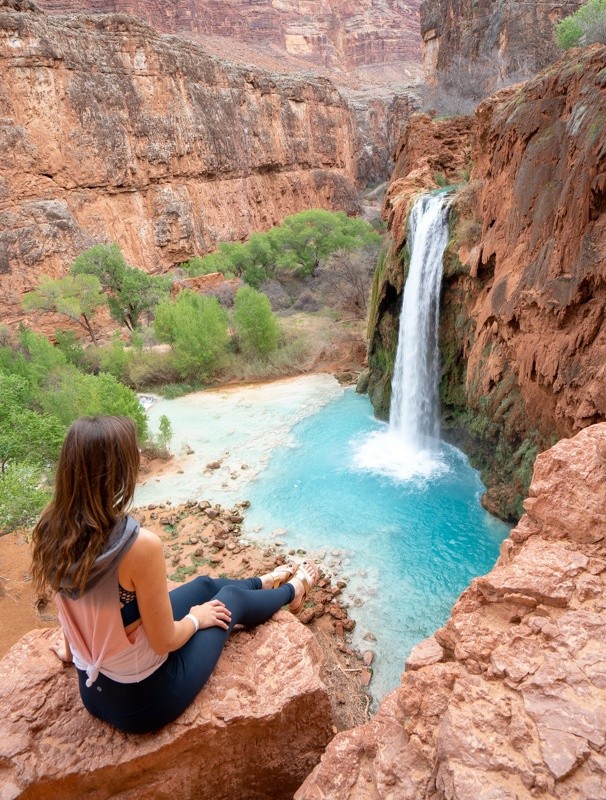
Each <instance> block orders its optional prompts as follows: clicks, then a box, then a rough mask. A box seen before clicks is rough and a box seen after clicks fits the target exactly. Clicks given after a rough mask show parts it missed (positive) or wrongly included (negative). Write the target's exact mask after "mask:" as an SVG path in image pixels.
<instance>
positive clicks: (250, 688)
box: [0, 612, 332, 800]
mask: <svg viewBox="0 0 606 800" xmlns="http://www.w3.org/2000/svg"><path fill="white" fill-rule="evenodd" d="M58 636H59V633H58V630H57V629H50V630H45V631H32V632H31V633H29V634H26V636H24V637H23V638H22V639H21V640H20V642H18V643H17V644H16V645H14V646H13V648H12V649H11V650H10V651H9V652H8V653H7V655H6V656H5V657H4V658H3V659H2V660H1V661H0V676H1V677H0V703H1V706H2V720H1V721H0V798H2V800H16V798H19V797H22V798H26V797H36V798H50V797H55V798H61V800H80V798H83V797H94V798H95V799H96V800H104V798H112V800H136V798H142V797H145V798H146V800H165V799H166V798H169V797H174V796H175V792H178V795H179V797H180V798H183V800H188V798H190V799H192V800H193V798H196V799H197V800H206V799H208V800H210V798H213V800H217V799H220V798H223V799H224V800H227V798H235V797H238V798H240V797H241V798H244V797H246V798H255V799H257V798H258V800H263V798H266V800H274V798H277V799H278V800H280V798H283V800H286V798H289V797H292V795H293V793H294V791H295V789H296V788H297V786H299V785H300V783H301V781H302V780H303V779H304V777H305V776H306V775H307V774H309V772H310V770H311V769H312V768H313V766H314V765H315V764H316V763H317V762H318V760H319V758H320V755H321V753H322V751H323V749H324V747H325V746H326V744H327V742H328V740H329V739H330V737H331V735H332V729H331V712H330V704H329V699H328V695H327V692H326V688H325V687H324V684H323V683H322V682H321V680H320V678H319V671H320V667H321V661H322V658H321V650H320V647H319V645H318V644H317V642H316V640H315V638H314V636H313V635H312V634H311V633H310V632H309V631H308V630H307V629H306V628H305V627H304V626H303V625H301V624H300V623H299V622H298V621H297V620H296V618H294V617H293V616H292V615H291V614H288V613H287V612H280V613H279V614H278V615H277V616H276V617H275V618H274V619H273V620H271V621H270V622H268V623H266V624H265V625H263V626H260V627H259V628H256V629H254V630H253V631H250V632H239V633H237V634H235V636H234V637H233V638H232V639H230V641H229V642H228V644H227V647H226V650H225V653H224V654H223V656H222V658H221V660H220V662H219V665H218V667H217V669H216V671H215V672H214V674H213V676H212V677H211V679H210V681H209V682H208V684H207V685H206V686H205V687H204V689H203V690H202V692H201V693H200V695H199V696H198V698H197V699H196V700H195V702H194V703H193V705H192V706H190V708H189V709H188V710H187V711H186V712H185V713H184V714H183V715H182V716H181V717H179V719H178V720H176V721H175V722H174V723H171V724H170V725H167V726H166V727H165V728H163V729H162V730H161V731H159V732H157V733H155V734H149V735H143V736H136V735H127V734H123V733H120V732H118V731H116V730H115V729H113V728H111V727H110V726H109V725H107V724H106V723H103V722H100V721H98V720H96V719H94V718H93V717H91V716H90V715H89V714H88V712H87V711H85V709H84V708H83V707H82V704H81V701H80V698H79V695H78V688H77V679H76V675H75V671H74V668H73V667H63V666H62V665H61V664H60V662H59V661H58V659H57V658H56V657H55V655H54V654H53V653H51V652H50V650H49V646H50V645H51V644H52V643H53V642H54V641H56V640H57V639H58Z"/></svg>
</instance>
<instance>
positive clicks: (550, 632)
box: [295, 423, 606, 800]
mask: <svg viewBox="0 0 606 800" xmlns="http://www.w3.org/2000/svg"><path fill="white" fill-rule="evenodd" d="M605 448H606V423H602V424H600V425H593V426H591V427H590V428H587V429H586V430H584V431H582V432H581V433H579V434H577V436H575V437H574V439H572V440H563V441H561V442H559V443H558V444H557V445H556V446H555V447H553V448H552V449H551V450H549V451H547V452H546V453H543V454H541V455H540V456H539V458H538V459H537V463H536V467H535V472H534V478H533V482H532V485H531V487H530V499H529V500H528V501H527V502H526V511H527V513H526V515H525V516H524V517H523V518H522V519H521V520H520V523H519V525H518V527H517V528H516V529H515V530H514V531H512V534H511V536H510V537H509V538H508V539H506V540H505V542H504V543H503V547H502V549H501V556H500V557H499V559H498V561H497V563H496V565H495V567H494V569H493V570H492V571H491V572H490V573H488V575H486V576H484V577H482V578H476V579H475V580H474V581H472V584H471V586H470V587H469V589H467V590H466V591H465V592H464V593H463V594H462V595H461V597H460V598H459V600H458V601H457V603H456V604H455V606H454V608H453V610H452V614H451V617H450V619H449V620H448V622H447V623H446V625H445V626H444V627H443V628H441V629H440V630H439V631H436V633H435V634H434V636H433V637H430V638H429V639H426V640H425V641H424V642H421V643H420V644H419V645H418V646H417V647H416V648H414V649H413V652H412V653H411V655H410V657H409V659H408V661H407V663H406V672H405V673H404V674H403V676H402V681H401V685H400V687H399V688H398V689H396V690H395V691H394V692H392V693H391V694H390V695H388V697H387V698H386V699H385V700H384V701H383V703H382V704H381V706H380V708H379V711H378V713H377V714H376V716H375V717H374V718H373V719H372V720H371V722H369V723H367V724H366V725H363V726H360V727H358V728H355V729H353V730H350V731H345V732H342V733H340V734H338V735H337V736H336V737H335V738H334V739H333V741H332V742H331V743H330V745H329V746H328V748H327V750H326V752H325V754H324V755H323V757H322V761H321V763H320V765H319V766H318V767H316V769H315V770H314V771H313V772H312V774H311V775H310V776H309V777H308V778H307V779H306V781H305V782H304V783H303V785H302V786H301V788H300V789H299V791H298V792H297V793H296V794H295V800H318V799H319V798H330V800H367V799H368V800H370V798H382V799H385V800H387V798H389V800H525V799H526V798H531V797H538V798H543V800H547V798H558V800H571V798H575V800H602V798H605V797H606V615H605V614H604V612H605V611H606V518H605V516H604V511H603V509H604V508H605V507H606V459H605V458H604V453H605V452H606V450H605Z"/></svg>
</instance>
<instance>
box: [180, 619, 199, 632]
mask: <svg viewBox="0 0 606 800" xmlns="http://www.w3.org/2000/svg"><path fill="white" fill-rule="evenodd" d="M183 619H190V620H191V621H192V622H193V623H194V628H195V630H194V633H198V631H199V630H200V623H199V622H198V617H195V616H194V615H193V614H186V615H185V616H184V617H183Z"/></svg>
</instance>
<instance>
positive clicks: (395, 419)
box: [354, 195, 448, 480]
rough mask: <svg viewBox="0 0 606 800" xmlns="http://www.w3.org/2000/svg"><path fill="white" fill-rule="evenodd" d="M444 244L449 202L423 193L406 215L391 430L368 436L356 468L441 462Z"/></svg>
mask: <svg viewBox="0 0 606 800" xmlns="http://www.w3.org/2000/svg"><path fill="white" fill-rule="evenodd" d="M447 242H448V205H447V201H446V200H445V198H444V197H443V196H442V195H424V196H423V197H421V198H420V199H419V200H418V201H417V202H416V203H415V205H414V207H413V209H412V211H411V214H410V222H409V231H408V246H409V250H410V267H409V270H408V278H407V279H406V285H405V287H404V295H403V299H402V312H401V314H400V329H399V334H398V348H397V353H396V363H395V367H394V374H393V380H392V385H391V406H390V410H389V420H390V421H389V428H388V429H387V430H385V431H380V432H377V433H374V434H371V435H370V436H369V437H368V438H367V439H366V440H365V441H364V442H362V443H361V444H360V445H358V446H357V447H356V451H355V453H354V463H355V465H356V466H357V467H359V468H361V469H368V470H372V471H376V472H381V473H383V474H387V475H390V476H392V477H396V478H397V479H399V480H408V479H410V478H412V477H429V475H434V474H435V473H436V471H439V470H440V469H441V467H442V464H443V462H442V459H441V458H440V453H439V445H440V443H439V436H440V397H439V378H440V351H439V343H438V326H439V311H440V287H441V283H442V259H443V255H444V249H445V247H446V244H447Z"/></svg>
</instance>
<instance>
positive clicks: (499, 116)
mask: <svg viewBox="0 0 606 800" xmlns="http://www.w3.org/2000/svg"><path fill="white" fill-rule="evenodd" d="M605 63H606V48H604V47H599V46H596V47H593V48H589V49H586V50H584V51H577V52H576V54H575V56H573V57H571V58H569V59H568V60H567V61H565V62H563V63H562V64H561V65H558V66H557V67H554V68H553V69H551V70H549V71H547V72H544V73H543V74H542V75H540V76H538V77H537V78H535V79H534V80H531V81H529V82H528V83H526V84H524V85H523V86H520V87H518V88H516V89H512V90H504V92H502V93H500V94H497V95H495V97H493V98H491V99H489V100H487V101H486V102H485V103H483V104H482V105H481V106H480V108H479V109H478V113H477V133H476V138H475V146H474V153H473V159H474V168H473V172H472V176H471V178H472V181H477V182H478V183H477V191H476V197H477V201H476V208H475V214H476V216H477V219H479V220H480V222H481V225H482V235H481V240H480V248H481V254H480V257H479V265H478V274H479V276H480V278H481V282H482V284H483V285H482V290H481V291H480V292H479V293H478V294H477V295H476V298H475V306H474V307H473V311H472V317H473V320H474V322H475V323H476V327H475V337H474V341H473V344H471V343H470V348H469V362H468V370H467V382H468V392H470V393H474V394H476V395H482V394H486V393H488V392H489V391H490V389H491V387H492V386H493V385H495V383H497V382H498V380H499V376H500V375H501V374H503V371H504V368H505V366H507V367H508V368H509V370H511V372H513V375H514V376H515V380H516V382H517V384H518V386H519V388H520V391H521V394H522V397H523V400H524V404H525V409H526V413H527V415H528V417H529V420H528V422H529V424H530V425H533V426H535V427H536V428H538V429H539V430H540V431H541V432H542V433H543V434H544V435H545V436H546V437H550V436H552V435H553V434H555V435H556V436H571V435H572V434H574V433H576V432H577V431H578V430H580V429H581V428H584V427H587V426H588V425H591V424H592V423H595V422H600V421H602V420H604V419H606V371H605V369H604V363H605V361H606V329H605V327H604V325H603V320H604V314H605V313H606V272H605V271H604V264H606V213H604V212H605V211H606V183H605V178H604V176H605V175H606V149H605V148H604V143H605V141H606V139H605V130H606V128H605V125H604V120H605V119H606V80H605V78H604V71H603V68H604V64H605ZM487 348H488V349H489V352H488V354H487ZM474 382H476V388H475V390H472V389H471V387H472V384H474Z"/></svg>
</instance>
